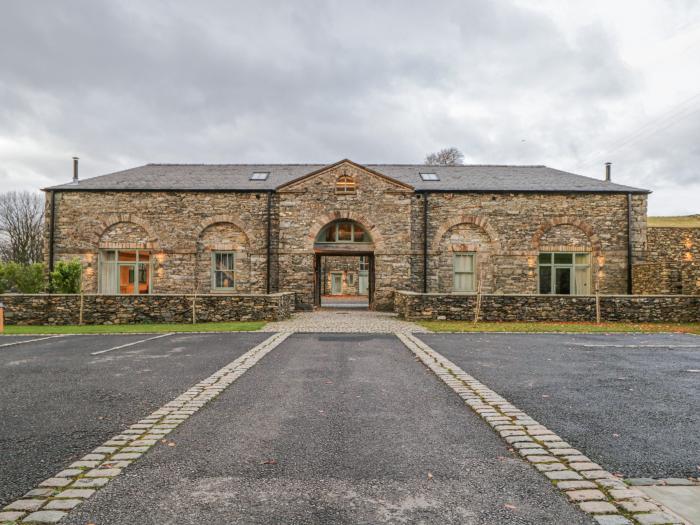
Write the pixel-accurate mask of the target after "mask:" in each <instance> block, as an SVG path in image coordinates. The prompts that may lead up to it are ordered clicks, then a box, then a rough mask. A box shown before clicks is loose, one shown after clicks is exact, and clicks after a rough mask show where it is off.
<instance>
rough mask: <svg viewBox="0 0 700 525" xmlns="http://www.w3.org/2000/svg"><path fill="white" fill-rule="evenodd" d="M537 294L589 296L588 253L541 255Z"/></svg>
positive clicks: (589, 265) (589, 257)
mask: <svg viewBox="0 0 700 525" xmlns="http://www.w3.org/2000/svg"><path fill="white" fill-rule="evenodd" d="M538 265H539V272H538V276H539V292H540V293H541V294H562V295H589V294H590V293H591V255H590V254H589V253H541V254H540V255H539V258H538Z"/></svg>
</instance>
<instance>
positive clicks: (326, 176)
mask: <svg viewBox="0 0 700 525" xmlns="http://www.w3.org/2000/svg"><path fill="white" fill-rule="evenodd" d="M342 175H350V176H351V177H353V178H355V179H358V178H362V179H364V180H369V181H370V184H372V185H376V186H379V187H385V189H393V190H395V191H413V189H414V188H413V186H411V185H410V184H407V183H405V182H401V181H399V180H397V179H394V178H392V177H389V176H387V175H384V174H383V173H380V172H378V171H375V170H372V169H370V168H367V167H365V166H362V165H361V164H357V163H356V162H353V161H351V160H349V159H343V160H341V161H339V162H336V163H335V164H330V165H328V166H324V167H323V168H321V169H318V170H315V171H312V172H311V173H307V174H306V175H304V176H302V177H299V178H297V179H294V180H292V181H289V182H286V183H284V184H282V185H280V186H278V187H277V191H279V192H285V191H288V192H292V191H299V190H302V189H306V188H308V187H310V186H313V185H315V184H317V183H319V182H320V181H321V180H322V181H323V184H326V185H328V184H334V183H335V180H336V178H337V177H340V176H342Z"/></svg>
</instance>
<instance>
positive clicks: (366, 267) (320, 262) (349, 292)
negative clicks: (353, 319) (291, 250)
mask: <svg viewBox="0 0 700 525" xmlns="http://www.w3.org/2000/svg"><path fill="white" fill-rule="evenodd" d="M314 275H315V279H314V283H315V284H314V306H317V307H325V308H365V309H372V304H373V302H374V254H373V253H362V254H358V253H347V252H346V253H338V252H337V251H336V250H333V251H330V252H316V253H315V254H314Z"/></svg>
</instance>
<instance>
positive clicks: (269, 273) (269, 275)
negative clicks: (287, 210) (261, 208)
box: [266, 191, 272, 294]
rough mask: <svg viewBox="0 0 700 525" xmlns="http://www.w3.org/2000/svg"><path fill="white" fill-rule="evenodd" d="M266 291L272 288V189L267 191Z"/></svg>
mask: <svg viewBox="0 0 700 525" xmlns="http://www.w3.org/2000/svg"><path fill="white" fill-rule="evenodd" d="M266 244H267V246H266V248H267V264H266V266H267V268H266V271H267V288H266V289H267V293H268V294H269V293H270V290H271V289H272V266H271V260H272V191H268V192H267V243H266Z"/></svg>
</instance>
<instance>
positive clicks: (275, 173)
mask: <svg viewBox="0 0 700 525" xmlns="http://www.w3.org/2000/svg"><path fill="white" fill-rule="evenodd" d="M326 166H329V165H326V164H146V165H145V166H139V167H136V168H131V169H127V170H123V171H117V172H115V173H110V174H107V175H101V176H99V177H93V178H89V179H82V180H80V182H79V183H78V184H72V183H69V184H62V185H58V186H53V187H50V188H46V189H47V190H63V191H114V190H117V191H138V190H145V191H178V190H180V191H196V190H204V191H217V190H220V191H235V190H248V191H250V190H261V191H264V190H274V189H276V188H278V187H279V186H281V185H283V184H285V183H288V182H291V181H293V180H295V179H298V178H300V177H303V176H304V175H307V174H309V173H312V172H314V171H317V170H320V169H322V168H324V167H326ZM364 166H365V167H367V168H369V169H370V170H373V171H375V172H379V173H381V174H384V175H386V176H387V177H390V178H393V179H396V180H398V181H400V182H403V183H405V184H409V185H410V186H413V187H414V188H415V189H416V190H435V191H475V192H476V191H479V192H491V191H495V192H516V193H517V192H535V193H539V192H557V193H571V192H573V193H579V192H582V193H628V192H631V193H648V192H649V191H648V190H645V189H640V188H633V187H630V186H623V185H620V184H614V183H612V182H605V181H604V180H599V179H593V178H590V177H584V176H582V175H576V174H574V173H569V172H566V171H561V170H556V169H553V168H548V167H547V166H498V165H462V166H426V165H424V164H365V165H364ZM258 171H264V172H265V171H266V172H269V173H270V175H269V177H268V178H267V180H265V181H251V180H250V176H251V174H252V173H253V172H258ZM420 173H436V174H437V175H438V176H439V177H440V180H439V181H432V182H428V181H423V180H421V177H420Z"/></svg>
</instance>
